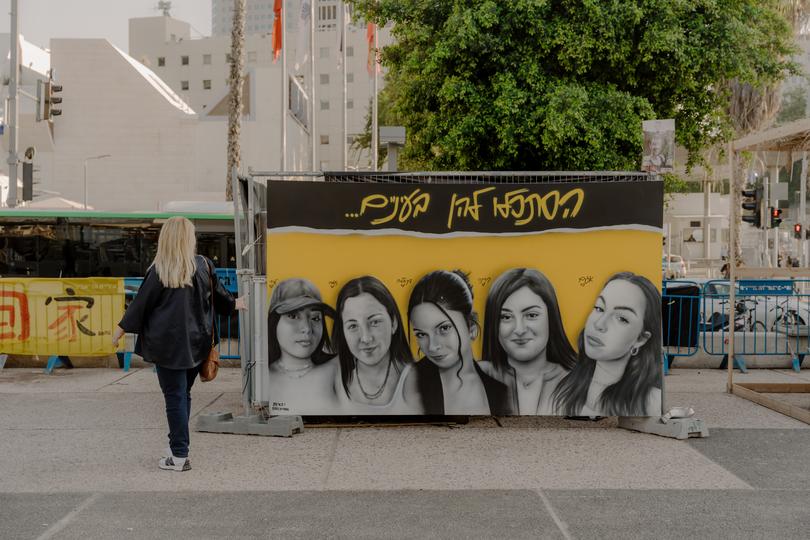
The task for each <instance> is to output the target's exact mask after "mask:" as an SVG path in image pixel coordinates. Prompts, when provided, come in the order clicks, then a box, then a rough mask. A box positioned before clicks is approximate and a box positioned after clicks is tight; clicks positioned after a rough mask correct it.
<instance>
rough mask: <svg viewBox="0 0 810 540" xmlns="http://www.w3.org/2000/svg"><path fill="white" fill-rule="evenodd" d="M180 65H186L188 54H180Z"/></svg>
mask: <svg viewBox="0 0 810 540" xmlns="http://www.w3.org/2000/svg"><path fill="white" fill-rule="evenodd" d="M180 65H182V66H187V65H188V56H181V57H180Z"/></svg>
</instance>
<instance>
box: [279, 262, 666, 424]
mask: <svg viewBox="0 0 810 540" xmlns="http://www.w3.org/2000/svg"><path fill="white" fill-rule="evenodd" d="M405 314H406V317H407V321H403V319H402V316H401V315H400V310H399V308H398V306H397V304H396V302H395V300H394V297H393V296H392V295H391V292H390V291H389V290H388V289H387V288H386V286H385V285H384V284H383V283H382V282H381V281H380V280H378V279H377V278H375V277H372V276H363V277H358V278H355V279H352V280H351V281H349V282H348V283H346V284H345V285H343V287H342V288H341V289H340V291H339V293H338V296H337V302H336V306H335V308H334V309H333V308H332V307H331V306H329V305H327V304H325V303H324V302H323V301H322V299H321V295H320V292H319V291H318V289H317V288H316V287H315V285H314V284H313V283H311V282H310V281H308V280H306V279H301V278H294V279H288V280H285V281H282V282H280V283H278V284H277V285H276V286H275V288H274V289H273V293H272V295H271V298H270V306H269V309H268V336H269V344H268V361H269V370H270V377H269V387H268V397H269V401H270V406H271V412H273V413H276V414H278V413H284V412H287V413H292V414H308V415H323V416H329V415H371V416H374V415H422V414H429V415H442V414H446V415H489V414H492V415H497V416H502V415H565V416H655V415H658V414H660V411H661V353H662V349H661V347H662V344H661V295H660V293H659V292H658V290H657V288H656V287H655V285H653V284H652V283H651V282H650V281H649V280H648V279H646V278H644V277H642V276H639V275H636V274H633V273H630V272H620V273H618V274H615V275H613V276H611V277H610V278H609V279H608V280H607V281H606V282H605V284H604V286H603V287H602V289H601V290H600V292H599V294H598V296H597V297H596V298H595V299H594V302H593V306H592V308H591V310H590V312H589V314H588V316H587V319H586V321H585V325H584V327H583V328H582V329H581V330H580V332H579V334H578V337H577V348H576V350H575V349H574V347H572V345H571V341H570V340H569V338H568V336H567V335H566V332H565V328H564V327H563V323H562V316H561V314H560V308H559V303H558V300H557V294H556V292H555V290H554V286H553V285H552V283H551V282H550V281H549V280H548V278H547V277H546V276H545V275H543V274H542V273H541V272H539V271H538V270H536V269H532V268H513V269H510V270H507V271H506V272H504V273H503V274H501V275H500V276H499V277H498V278H497V279H496V280H495V281H494V282H493V283H492V286H491V287H490V289H489V293H488V296H487V298H486V307H485V311H484V321H483V326H482V324H481V321H480V319H479V316H478V314H477V313H476V312H475V310H474V307H473V287H472V285H471V283H470V281H469V278H468V276H467V275H466V274H464V273H463V272H461V271H459V270H453V271H450V270H436V271H433V272H430V273H428V274H426V275H425V276H423V277H422V278H421V279H419V280H418V281H417V282H416V284H415V285H414V286H413V288H412V290H411V293H410V298H409V301H408V306H407V311H406V313H405ZM326 317H330V318H332V319H333V321H334V324H333V325H332V333H331V336H329V335H328V334H327V325H326ZM409 338H412V339H413V340H414V342H413V344H414V347H413V349H412V347H411V342H409ZM478 339H482V340H483V342H482V347H481V350H482V356H483V358H481V359H476V358H475V356H474V349H475V347H474V346H473V344H474V343H475V342H476V340H478ZM412 350H416V351H417V354H416V357H414V355H413V354H412V352H411V351H412Z"/></svg>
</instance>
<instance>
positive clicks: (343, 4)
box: [340, 2, 349, 171]
mask: <svg viewBox="0 0 810 540" xmlns="http://www.w3.org/2000/svg"><path fill="white" fill-rule="evenodd" d="M347 27H348V25H347V24H346V2H341V3H340V31H341V35H342V38H341V43H342V45H343V46H342V47H341V51H340V54H341V62H340V65H341V66H343V74H342V75H343V138H342V139H341V141H342V142H341V146H340V148H341V150H342V154H341V163H342V165H343V170H344V171H345V170H346V169H347V167H348V161H349V160H348V157H347V144H348V143H347V142H346V140H347V139H348V137H349V127H348V112H347V108H346V107H347V101H346V100H347V99H348V98H349V88H348V86H349V85H348V80H347V78H346V38H347V37H348V36H347V35H346V30H347V29H348V28H347Z"/></svg>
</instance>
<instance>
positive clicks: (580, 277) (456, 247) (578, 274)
mask: <svg viewBox="0 0 810 540" xmlns="http://www.w3.org/2000/svg"><path fill="white" fill-rule="evenodd" d="M516 267H531V268H536V269H537V270H539V271H541V272H542V273H544V274H545V275H546V276H547V277H548V278H549V279H550V280H551V282H552V284H553V285H554V288H555V289H556V292H557V298H558V300H559V303H560V312H561V313H562V319H563V324H564V326H565V329H566V333H567V334H568V339H569V340H570V341H571V342H572V343H574V345H576V343H575V342H576V337H577V335H578V333H579V331H580V329H581V328H582V327H583V325H584V323H585V319H586V317H587V315H588V313H589V312H590V311H591V309H592V308H593V303H594V301H595V300H596V297H597V295H598V294H599V292H600V291H601V289H602V285H603V284H604V283H605V281H606V280H607V279H608V277H610V276H611V275H612V274H615V273H616V272H621V271H631V272H635V273H637V274H640V275H643V276H645V277H646V278H648V279H649V280H650V281H652V282H653V283H654V284H656V285H657V286H658V287H659V290H660V286H661V234H660V233H655V232H646V231H637V230H621V231H619V230H604V231H584V232H573V233H571V232H565V233H563V232H549V233H543V234H534V235H523V236H478V237H465V238H417V237H411V236H393V235H391V236H364V235H360V234H351V235H328V234H314V233H281V234H270V233H268V235H267V286H268V295H269V294H270V293H271V292H272V288H273V287H274V286H275V284H276V283H278V282H279V281H281V280H284V279H287V278H291V277H304V278H307V279H309V280H311V281H312V282H313V283H315V285H317V287H318V289H319V290H320V291H321V294H322V295H323V298H324V301H325V302H326V303H327V304H329V305H331V306H334V305H335V300H336V299H337V294H338V291H339V290H340V288H341V286H342V285H343V284H344V283H346V282H347V281H349V280H350V279H352V278H354V277H358V276H362V275H372V276H375V277H377V278H378V279H380V280H381V281H382V282H383V283H385V284H386V286H387V287H388V289H389V290H390V291H391V293H392V294H393V295H394V298H395V299H396V301H397V304H398V305H399V307H400V312H401V314H402V318H403V321H405V324H406V325H407V314H406V313H405V309H407V306H408V297H409V295H410V292H411V289H412V288H413V286H414V285H415V284H416V282H417V281H418V280H419V278H420V277H422V276H423V275H425V274H426V273H428V272H430V271H432V270H454V269H457V268H458V269H461V270H464V271H465V272H467V273H469V275H470V281H471V282H472V284H473V291H474V295H475V306H476V310H477V311H478V314H479V317H481V324H482V327H483V324H484V322H485V321H483V314H484V304H485V301H486V297H487V293H488V291H489V286H490V285H491V283H492V281H494V280H495V278H497V277H498V276H499V275H500V274H501V273H502V272H504V271H506V270H508V269H510V268H516ZM410 337H411V336H409V338H410ZM411 341H412V342H414V340H413V339H411ZM476 346H477V351H476V352H477V353H480V346H481V339H480V338H479V339H478V341H477V343H476Z"/></svg>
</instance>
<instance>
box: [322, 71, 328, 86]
mask: <svg viewBox="0 0 810 540" xmlns="http://www.w3.org/2000/svg"><path fill="white" fill-rule="evenodd" d="M321 84H329V74H328V73H321Z"/></svg>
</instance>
